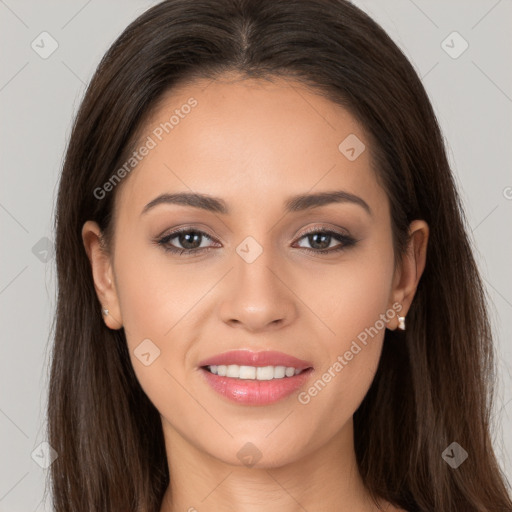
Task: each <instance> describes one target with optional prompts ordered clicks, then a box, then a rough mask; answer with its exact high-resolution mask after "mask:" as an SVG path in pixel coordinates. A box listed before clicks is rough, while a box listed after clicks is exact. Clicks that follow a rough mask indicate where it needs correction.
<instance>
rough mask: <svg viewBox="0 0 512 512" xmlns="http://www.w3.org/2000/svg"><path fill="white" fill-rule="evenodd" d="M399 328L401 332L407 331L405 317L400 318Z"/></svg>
mask: <svg viewBox="0 0 512 512" xmlns="http://www.w3.org/2000/svg"><path fill="white" fill-rule="evenodd" d="M398 328H399V329H400V330H401V331H405V316H399V317H398Z"/></svg>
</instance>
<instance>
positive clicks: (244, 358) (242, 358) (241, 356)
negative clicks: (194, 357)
mask: <svg viewBox="0 0 512 512" xmlns="http://www.w3.org/2000/svg"><path fill="white" fill-rule="evenodd" d="M230 364H237V365H239V366H286V367H293V368H297V369H300V370H305V369H307V368H310V367H312V366H313V365H312V364H311V363H310V362H309V361H304V360H302V359H298V358H296V357H293V356H291V355H289V354H284V353H283V352H276V351H274V350H263V351H261V352H252V351H251V350H230V351H228V352H223V353H222V354H217V355H215V356H213V357H209V358H208V359H205V360H203V361H201V362H200V363H199V365H198V366H211V365H230Z"/></svg>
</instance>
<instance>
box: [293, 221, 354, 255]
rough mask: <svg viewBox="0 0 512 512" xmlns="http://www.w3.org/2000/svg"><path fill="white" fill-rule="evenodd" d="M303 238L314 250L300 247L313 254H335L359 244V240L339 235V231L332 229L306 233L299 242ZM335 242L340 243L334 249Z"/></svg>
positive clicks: (311, 230) (313, 230)
mask: <svg viewBox="0 0 512 512" xmlns="http://www.w3.org/2000/svg"><path fill="white" fill-rule="evenodd" d="M303 238H305V239H307V242H308V243H309V244H310V245H311V246H312V247H313V248H312V249H308V248H307V247H302V246H300V248H301V249H304V250H305V251H306V252H309V253H313V254H319V253H320V254H326V253H334V252H338V251H342V250H344V249H347V248H348V247H351V246H353V245H355V244H356V243H357V240H356V239H355V238H352V237H351V236H349V235H345V234H343V233H338V232H337V231H333V230H331V229H322V228H318V227H317V228H313V229H310V230H308V231H306V233H305V234H303V235H302V236H301V237H300V238H299V240H302V239H303ZM335 240H337V241H338V242H340V243H339V244H338V245H337V246H335V247H332V246H331V243H332V242H333V241H335Z"/></svg>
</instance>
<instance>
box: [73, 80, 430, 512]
mask: <svg viewBox="0 0 512 512" xmlns="http://www.w3.org/2000/svg"><path fill="white" fill-rule="evenodd" d="M191 96H192V97H194V98H195V99H196V100H197V102H198V104H197V106H196V107H195V108H194V109H192V111H191V112H190V113H189V114H188V115H187V116H185V117H184V118H183V119H181V120H180V123H179V124H178V125H177V126H175V128H174V129H173V130H172V131H171V132H170V133H169V134H167V135H165V136H164V138H163V140H162V141H161V142H159V143H158V145H157V146H156V147H155V148H154V149H152V150H151V151H150V152H149V154H148V155H147V156H146V157H145V158H144V159H143V160H142V161H141V162H140V163H139V164H138V166H137V168H136V169H135V170H134V171H132V173H131V174H130V175H129V176H128V177H126V178H125V179H124V181H123V183H122V184H121V185H120V186H119V188H118V189H117V190H116V191H115V193H116V194H117V196H116V204H115V236H114V243H113V250H112V252H111V253H108V252H106V251H103V250H102V249H101V245H100V234H101V233H100V230H99V228H98V225H97V224H96V223H95V222H92V221H88V222H86V223H85V224H84V226H83V231H82V236H83V241H84V247H85V249H86V251H87V254H88V256H89V258H90V261H91V265H92V269H93V276H94V284H95V288H96V292H97V295H98V299H99V301H100V302H101V303H102V305H103V306H104V307H107V308H108V310H109V314H108V315H107V316H105V317H104V318H105V322H106V325H107V326H108V327H109V328H110V329H119V328H120V327H121V326H123V327H124V328H125V332H126V337H127V343H128V347H129V350H130V354H131V358H132V364H133V367H134V369H135V372H136V375H137V378H138V380H139V381H140V384H141V386H142V388H143V389H144V391H145V392H146V394H147V395H148V397H149V398H150V399H151V401H152V402H153V404H154V405H155V407H156V408H157V409H158V411H159V412H160V415H161V418H162V426H163V432H164V436H165V442H166V451H167V459H168V464H169V472H170V475H171V484H170V487H169V489H168V490H167V493H166V495H165V498H164V502H163V504H162V508H161V512H177V511H187V510H189V511H190V512H192V511H194V510H197V511H198V512H210V511H216V512H218V511H228V510H229V511H232V510H237V511H241V512H255V511H260V510H261V505H262V504H263V503H264V504H265V510H267V511H268V512H274V511H279V512H292V511H294V512H295V511H299V510H300V511H303V510H308V511H320V510H336V511H339V512H349V511H351V512H353V511H361V512H366V511H368V512H370V511H376V510H379V508H377V507H375V505H374V504H373V503H371V502H370V500H369V496H368V493H367V491H366V490H365V488H364V485H363V482H362V480H361V478H360V475H359V473H358V471H357V465H356V460H355V453H354V443H353V414H354V412H355V411H356V409H357V408H358V406H359V404H360V403H361V401H362V400H363V398H364V396H365V394H366V392H367V391H368V388H369V387H370V384H371V382H372V380H373V378H374V376H375V372H376V369H377V366H378V362H379V357H380V354H381V350H382V343H383V339H384V332H385V329H384V328H382V329H380V330H379V332H378V334H377V335H375V336H374V337H373V338H371V339H370V341H369V342H368V344H367V345H366V346H364V348H363V349H362V350H361V351H360V352H359V353H358V354H357V355H356V356H354V358H353V359H352V360H351V361H350V362H349V363H348V364H347V365H346V366H344V368H343V370H342V371H340V372H338V373H337V374H336V377H335V378H333V379H332V380H331V381H330V382H329V383H328V384H327V385H326V386H325V387H324V388H323V389H322V391H321V392H320V393H318V394H317V396H315V397H312V398H311V400H310V401H309V403H308V404H306V405H304V404H301V403H299V401H298V400H297V396H296V394H293V395H291V396H289V397H287V398H285V399H284V400H281V401H279V402H277V403H275V404H271V405H266V406H247V405H246V406H244V405H238V404H235V403H232V402H228V401H227V400H226V399H224V398H223V397H221V396H220V395H218V394H217V393H216V392H215V391H213V390H212V389H211V388H210V387H209V386H208V385H206V384H205V383H204V381H203V379H202V375H201V374H200V370H199V369H198V363H199V362H200V361H201V360H203V359H205V358H207V357H210V356H213V355H215V354H218V353H221V352H225V351H227V350H232V349H240V348H246V349H250V350H253V351H260V350H279V351H282V352H285V353H288V354H291V355H294V356H296V357H298V358H301V359H305V360H308V361H311V362H312V363H313V366H314V373H313V375H312V376H311V377H310V380H309V381H308V384H307V385H306V386H304V388H302V389H301V390H304V389H308V388H309V387H310V386H311V385H312V384H313V383H314V382H315V381H316V380H317V379H318V378H319V377H321V376H322V374H323V373H324V372H326V371H327V369H328V368H329V367H331V366H332V365H333V363H334V362H335V361H336V360H337V357H338V356H339V355H343V354H344V353H345V352H346V351H347V350H349V348H350V346H351V343H352V342H353V340H355V339H356V338H357V336H358V334H359V333H361V332H362V331H364V329H365V328H368V327H370V326H373V325H375V323H376V321H377V320H378V319H379V315H381V314H383V313H385V312H386V310H388V309H389V308H392V305H393V304H396V303H398V304H401V306H402V309H401V313H400V314H401V315H403V316H406V314H407V311H408V309H409V307H410V304H411V302H412V300H413V297H414V294H415V291H416V288H417V285H418V281H419V279H420V277H421V274H422V272H423V269H424V266H425V257H426V246H427V241H428V232H429V229H428V226H427V224H426V223H425V222H424V221H420V220H416V221H414V222H412V223H411V225H410V235H411V236H410V243H409V250H408V252H407V254H406V256H405V257H404V259H403V263H402V264H401V265H400V266H399V267H397V268H395V266H394V259H393V258H394V253H393V246H392V237H391V219H390V212H389V203H388V198H387V195H386V193H385V191H384V190H383V189H382V188H381V187H380V186H379V184H378V182H377V179H376V176H375V173H374V171H373V170H372V167H371V161H370V150H369V149H370V141H369V140H368V137H367V136H366V135H365V132H364V130H363V128H362V126H360V125H359V124H358V123H357V122H356V120H355V119H354V118H353V117H352V116H351V115H350V114H349V113H348V112H347V111H346V110H344V109H343V108H342V107H340V106H338V105H336V104H334V103H332V102H330V101H329V100H327V99H325V98H323V97H321V96H319V95H317V94H314V92H311V91H310V90H308V89H306V88H305V87H304V86H302V85H301V84H299V83H297V82H293V81H291V80H285V79H275V80H274V82H273V83H270V82H268V81H265V80H255V79H246V80H242V79H240V77H236V76H229V75H224V76H223V77H222V79H217V80H215V81H212V82H204V81H203V82H200V81H196V82H193V83H191V84H187V85H186V86H182V87H181V88H175V89H173V90H172V91H170V92H169V93H168V94H167V96H166V98H165V99H164V102H163V103H162V104H161V105H160V107H159V108H158V110H157V111H156V112H154V113H153V115H152V116H151V119H150V120H149V121H148V122H147V124H146V126H145V130H143V131H142V132H141V137H140V140H144V139H145V138H146V137H147V135H148V134H151V131H152V130H153V129H154V128H155V127H156V126H158V124H159V123H160V122H162V121H164V120H166V119H168V118H169V117H170V115H171V114H172V112H173V111H174V110H175V109H176V108H179V107H180V106H181V105H183V104H184V103H186V101H187V99H188V98H190V97H191ZM349 134H356V136H357V137H358V138H359V139H360V140H361V141H363V142H364V143H365V145H366V150H365V151H363V152H362V153H361V155H360V156H359V157H358V158H357V159H356V160H354V161H349V160H348V159H347V158H346V157H345V156H344V155H343V154H342V153H341V152H340V150H339V149H338V145H339V144H340V142H341V141H343V140H344V139H345V138H346V137H347V136H348V135H349ZM331 190H345V191H348V192H350V193H352V194H355V195H357V196H359V197H361V198H362V199H364V201H366V202H367V203H368V205H369V206H370V208H371V211H372V214H371V215H369V214H368V213H367V212H366V211H365V210H364V209H363V208H362V207H361V206H358V205H356V204H352V203H333V204H329V205H324V206H321V207H317V208H314V209H312V210H310V211H303V212H296V213H293V212H292V213H287V214H285V213H284V209H283V208H284V206H283V205H284V201H285V200H286V199H288V198H289V197H290V196H291V195H295V194H300V193H315V192H321V191H331ZM191 191H194V192H200V193H203V194H207V195H210V196H214V197H220V198H223V199H224V200H225V201H226V203H227V204H228V206H229V208H230V209H231V210H232V212H231V213H230V214H229V215H224V214H219V213H211V212H207V211H203V210H199V209H196V208H193V207H190V206H184V205H172V204H163V205H159V206H156V207H155V208H153V209H151V210H149V211H148V212H147V213H145V214H143V215H141V211H142V210H143V208H144V206H145V205H146V204H147V203H149V202H150V201H151V200H152V199H154V198H155V197H157V196H158V195H160V194H162V193H164V192H166V193H174V192H191ZM178 226H190V227H191V228H192V229H196V230H197V229H199V230H201V231H204V232H206V233H207V234H208V236H210V237H211V238H210V239H208V238H207V237H203V238H202V239H201V241H200V242H198V243H197V245H199V243H200V246H201V247H206V246H210V247H213V248H212V249H211V250H210V251H208V252H203V253H202V254H199V255H196V256H192V257H184V256H179V255H174V254H171V253H167V252H165V250H164V249H163V248H162V247H161V246H159V245H158V244H156V243H155V242H154V240H155V239H157V238H158V237H159V235H162V236H164V235H166V234H168V233H170V232H171V231H172V230H173V229H174V228H176V227H178ZM313 227H318V230H319V231H321V230H322V228H323V229H325V228H331V229H334V230H335V231H341V233H347V232H348V233H349V234H350V235H351V236H352V237H354V238H355V239H357V240H358V241H357V243H356V244H355V245H354V246H352V247H348V248H345V249H344V250H343V251H340V252H335V253H332V254H330V255H329V254H327V255H322V254H309V253H307V252H306V251H304V249H303V248H310V249H312V250H315V248H317V247H318V245H316V246H315V245H312V244H314V243H315V241H314V240H313V241H311V240H308V237H307V236H306V237H305V236H304V235H303V233H304V231H305V230H306V229H308V228H313ZM247 236H251V237H253V238H254V239H255V240H256V241H257V242H258V243H259V244H260V246H261V247H262V249H263V252H262V254H261V255H260V256H259V257H258V258H257V259H256V260H255V261H254V262H252V263H250V264H249V263H247V262H246V261H245V260H244V259H242V258H241V257H240V256H239V254H238V253H237V252H236V248H237V247H238V246H239V244H240V243H241V242H242V241H243V240H244V239H245V238H246V237H247ZM181 242H183V239H181ZM317 242H318V238H317ZM171 243H172V244H174V246H176V247H178V248H183V246H182V245H180V239H179V238H174V239H173V240H172V242H171ZM339 244H340V242H339V241H338V240H336V239H335V238H332V239H331V242H330V245H329V247H335V246H339ZM292 246H293V247H292ZM316 250H318V249H316ZM397 323H398V321H397V315H394V316H392V317H391V318H389V320H388V322H387V328H388V329H396V328H397ZM147 338H149V339H150V340H151V341H152V342H153V343H154V344H155V345H156V346H157V347H158V348H159V349H160V356H159V357H157V358H156V359H155V360H154V362H152V363H151V364H150V365H149V366H145V365H143V364H141V362H140V361H139V359H138V358H137V357H136V356H135V355H134V350H135V349H136V347H137V346H138V345H139V344H140V343H141V341H142V340H144V339H147ZM383 405H384V404H383ZM248 442H250V443H252V444H253V445H255V446H256V447H257V449H258V450H259V452H261V458H260V459H259V461H258V462H257V463H256V464H255V465H254V466H252V467H247V466H245V465H244V464H243V463H242V462H241V461H240V460H239V458H238V457H237V453H238V452H239V450H240V449H241V448H242V447H243V446H244V445H245V444H246V443H248ZM171 489H172V493H171ZM380 506H381V509H382V510H387V511H396V510H398V509H397V508H394V507H393V506H391V505H390V504H389V503H386V502H382V503H381V504H380ZM192 507H193V508H192Z"/></svg>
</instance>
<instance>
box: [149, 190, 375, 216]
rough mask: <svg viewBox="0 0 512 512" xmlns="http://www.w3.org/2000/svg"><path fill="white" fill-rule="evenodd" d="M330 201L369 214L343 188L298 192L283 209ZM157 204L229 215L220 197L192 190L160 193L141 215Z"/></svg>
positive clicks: (306, 207) (364, 204) (359, 200)
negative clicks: (189, 207) (347, 204)
mask: <svg viewBox="0 0 512 512" xmlns="http://www.w3.org/2000/svg"><path fill="white" fill-rule="evenodd" d="M331 203H350V204H356V205H359V206H361V207H362V208H363V209H364V210H365V211H366V212H367V213H368V214H369V215H370V216H371V215H372V210H371V208H370V206H369V205H368V203H367V202H366V201H365V200H364V199H362V198H361V197H359V196H356V195H354V194H351V193H349V192H346V191H344V190H334V191H329V192H318V193H316V194H299V195H296V196H292V197H290V198H289V199H288V200H286V201H285V203H284V207H285V211H286V212H288V213H293V212H299V211H304V210H309V209H311V208H318V207H320V206H325V205H327V204H331ZM159 204H178V205H184V206H191V207H193V208H200V209H202V210H206V211H209V212H213V213H221V214H224V215H229V213H230V209H229V207H228V205H227V203H226V201H224V200H223V199H221V198H218V197H212V196H208V195H205V194H198V193H192V192H180V193H175V194H161V195H159V196H158V197H155V199H153V200H152V201H150V202H149V203H148V204H147V205H146V206H145V207H144V208H143V210H142V212H141V215H142V214H144V213H146V212H148V211H149V210H151V209H152V208H154V207H155V206H157V205H159Z"/></svg>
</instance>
